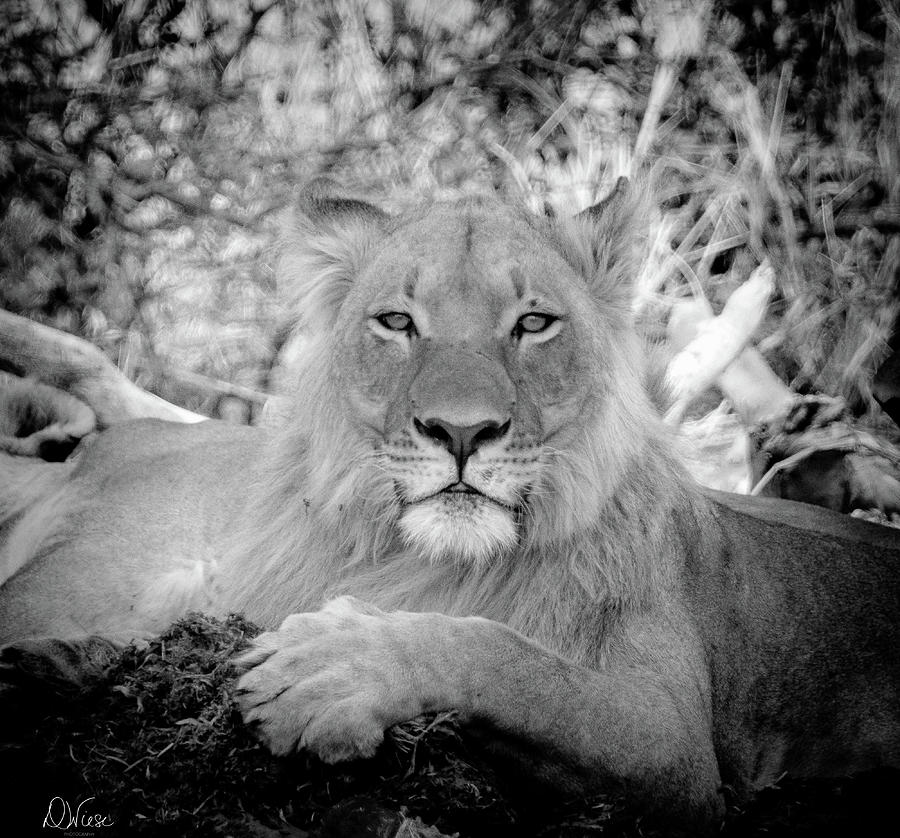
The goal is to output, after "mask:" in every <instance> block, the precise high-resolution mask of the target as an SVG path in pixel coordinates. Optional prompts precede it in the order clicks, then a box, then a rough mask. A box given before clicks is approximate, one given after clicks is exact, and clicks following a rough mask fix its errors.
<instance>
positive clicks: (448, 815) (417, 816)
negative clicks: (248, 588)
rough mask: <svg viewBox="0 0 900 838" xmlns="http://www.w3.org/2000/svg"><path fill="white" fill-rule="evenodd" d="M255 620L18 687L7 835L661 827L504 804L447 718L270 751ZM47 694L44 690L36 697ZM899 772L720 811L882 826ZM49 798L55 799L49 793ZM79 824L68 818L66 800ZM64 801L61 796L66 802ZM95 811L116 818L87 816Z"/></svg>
mask: <svg viewBox="0 0 900 838" xmlns="http://www.w3.org/2000/svg"><path fill="white" fill-rule="evenodd" d="M256 632H257V630H256V629H255V628H254V627H253V626H251V625H250V624H248V623H246V622H245V621H244V620H242V619H241V618H238V617H233V618H230V619H229V620H228V621H226V622H219V621H214V620H207V619H206V618H203V617H199V616H192V617H189V618H187V619H186V620H184V621H181V622H180V623H177V624H176V625H174V626H173V627H172V628H171V629H170V630H169V631H168V632H166V634H164V635H163V636H162V637H161V638H159V639H158V640H157V641H155V642H153V643H151V644H150V645H149V647H147V648H145V649H142V650H138V649H134V648H131V649H128V650H126V651H125V652H123V653H122V655H121V656H120V657H119V659H118V660H117V661H115V662H114V664H113V665H112V667H111V668H110V669H109V671H108V672H107V674H106V675H105V677H104V678H103V679H102V680H101V681H100V682H99V683H98V684H96V685H95V686H93V687H92V688H90V689H89V690H86V691H81V692H76V691H73V690H69V691H67V690H66V689H65V688H61V687H60V686H59V685H55V688H53V689H50V688H48V687H47V685H46V684H44V685H43V688H42V689H41V691H40V693H35V692H33V691H31V690H21V691H19V692H18V693H17V696H18V698H17V700H16V704H14V705H10V706H8V707H7V710H6V712H5V714H4V717H5V719H6V729H5V730H4V731H3V740H4V744H3V746H2V748H0V770H2V774H3V776H4V777H5V778H7V779H6V783H7V789H8V791H7V795H6V800H5V801H4V804H3V806H2V814H0V821H2V823H3V829H2V830H0V831H2V832H3V834H6V835H31V834H35V835H37V834H42V835H45V836H46V835H50V834H54V833H55V834H66V835H69V836H75V835H81V836H120V835H129V836H131V835H161V836H185V835H192V836H226V835H234V836H253V837H254V838H271V837H272V836H276V835H284V836H294V838H302V837H303V836H306V835H310V836H315V837H317V838H343V837H344V836H346V838H355V837H356V836H359V838H365V837H366V836H378V838H394V836H407V838H416V836H418V838H440V836H441V835H452V834H454V833H458V834H459V835H460V836H510V837H512V836H525V838H547V836H565V838H585V837H586V836H597V835H608V836H640V835H658V834H661V833H658V832H654V831H653V830H648V829H647V828H646V827H644V826H642V823H641V820H640V818H638V817H636V816H634V815H633V814H629V813H626V812H624V811H623V808H622V806H621V803H620V802H619V801H618V800H616V799H615V798H614V797H608V798H603V797H600V798H597V799H594V800H575V801H567V802H565V803H563V804H555V805H551V804H549V803H547V802H546V801H538V800H536V799H535V798H533V797H532V798H530V800H529V803H528V804H527V805H523V804H522V802H521V801H518V802H513V801H514V794H512V793H511V790H510V789H508V788H507V789H503V788H502V786H501V785H500V783H499V782H498V778H497V776H496V775H495V774H494V773H493V772H492V771H491V769H490V768H489V767H487V766H485V765H483V764H480V763H479V760H478V758H477V756H476V755H475V754H474V753H473V752H472V751H471V750H470V749H469V748H468V747H467V745H466V742H465V740H464V739H463V738H461V737H460V735H459V732H458V730H457V728H456V726H455V725H454V723H453V719H452V716H451V715H450V714H442V715H439V716H437V717H431V718H429V719H424V720H423V719H419V720H415V721H413V722H410V723H407V724H405V725H402V726H399V727H398V728H395V729H394V730H393V731H391V732H390V734H389V736H388V741H387V742H386V744H385V746H384V747H383V748H382V749H381V751H380V753H379V754H378V756H377V757H376V758H375V759H373V760H370V761H367V762H362V763H358V764H353V765H345V766H325V765H323V764H321V763H319V762H318V761H315V760H313V759H311V758H306V757H297V758H294V759H289V760H276V759H274V758H272V757H271V756H269V755H268V754H267V753H266V752H265V751H264V750H263V749H262V748H261V747H260V746H259V745H257V744H256V742H255V741H254V740H253V738H252V735H251V734H250V732H249V731H248V730H247V729H246V728H245V727H244V726H243V725H242V724H241V721H240V718H239V716H238V714H237V712H236V711H235V709H234V707H233V705H232V691H233V687H234V677H233V672H232V671H231V668H230V665H229V659H230V658H231V656H232V655H233V653H234V652H235V650H237V649H239V648H240V647H241V646H243V645H244V644H245V643H246V641H247V639H248V638H249V637H252V636H253V635H254V634H255V633H256ZM40 695H42V696H43V699H40V700H39V696H40ZM898 790H900V772H888V771H885V772H879V773H877V774H874V775H867V776H864V777H861V778H857V779H854V780H848V779H842V780H834V781H827V782H817V783H798V782H793V783H785V784H784V785H783V786H782V787H781V788H779V789H769V790H766V791H765V792H764V793H762V794H761V795H760V796H759V797H758V798H757V799H756V800H755V801H754V802H753V803H752V804H751V805H749V806H747V807H745V808H743V809H739V808H737V807H735V806H732V807H730V809H729V814H728V818H727V820H726V823H725V825H724V828H723V834H725V835H728V836H734V837H735V838H737V837H738V836H750V835H776V836H789V835H790V836H814V835H815V836H821V835H850V834H853V835H878V834H885V835H886V834H888V833H889V832H890V834H894V830H893V827H892V825H891V824H892V818H893V807H894V802H895V795H896V792H897V791H898ZM54 797H56V798H58V799H57V800H56V801H55V802H54V803H53V804H52V805H51V800H52V799H53V798H54ZM91 797H93V799H92V800H87V801H86V802H85V803H84V804H83V805H82V807H81V809H80V811H78V816H79V817H80V818H82V819H84V818H87V820H86V821H83V822H84V823H86V824H87V826H82V822H79V823H78V824H77V828H76V827H75V826H73V827H72V828H71V829H69V830H64V829H63V828H62V826H59V827H58V829H56V830H50V831H48V829H47V828H44V827H43V823H44V821H45V819H46V818H47V816H48V815H49V823H50V825H51V826H52V825H54V824H62V825H65V824H67V823H69V813H68V812H66V810H65V804H66V803H67V804H68V806H69V807H70V809H71V810H72V814H75V813H76V811H77V807H78V804H79V802H81V801H84V800H85V799H86V798H91ZM63 801H65V803H64V802H63ZM104 816H105V817H106V821H107V822H110V821H112V822H113V824H112V825H109V826H107V825H103V826H97V825H96V824H97V820H96V819H97V818H100V819H101V822H102V819H103V817H104Z"/></svg>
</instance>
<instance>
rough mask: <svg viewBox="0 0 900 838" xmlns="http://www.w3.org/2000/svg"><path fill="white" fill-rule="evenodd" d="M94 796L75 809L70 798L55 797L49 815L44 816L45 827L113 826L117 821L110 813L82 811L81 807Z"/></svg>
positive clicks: (51, 802) (87, 798)
mask: <svg viewBox="0 0 900 838" xmlns="http://www.w3.org/2000/svg"><path fill="white" fill-rule="evenodd" d="M93 799H94V798H93V797H86V798H85V799H84V800H82V801H81V802H80V803H79V804H78V805H77V806H76V807H75V809H74V811H73V809H72V807H71V806H70V805H69V801H68V800H63V798H61V797H54V798H53V799H52V800H51V801H50V806H49V807H48V808H47V815H46V817H45V818H44V824H43V826H44V828H45V829H73V828H77V827H95V828H96V827H103V826H112V825H113V824H114V823H115V821H113V820H112V818H110V816H109V815H100V814H92V813H90V812H88V811H85V812H83V813H82V811H81V809H82V807H83V806H84V805H85V804H86V803H90V801H92V800H93Z"/></svg>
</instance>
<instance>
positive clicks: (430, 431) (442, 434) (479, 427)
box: [413, 418, 510, 477]
mask: <svg viewBox="0 0 900 838" xmlns="http://www.w3.org/2000/svg"><path fill="white" fill-rule="evenodd" d="M509 423H510V420H509V419H507V420H506V421H505V422H503V423H501V422H495V421H494V420H490V419H489V420H485V421H484V422H478V423H476V424H474V425H454V424H453V423H452V422H447V421H445V420H443V419H440V418H430V419H424V420H420V419H416V418H414V419H413V424H414V425H415V428H416V430H417V431H418V432H419V433H420V434H422V436H426V437H429V438H430V439H433V440H434V441H435V442H437V443H439V444H440V445H443V446H444V448H446V449H447V450H448V451H449V452H450V453H451V454H452V455H453V457H454V459H455V460H456V467H457V468H458V469H459V474H460V477H461V476H462V472H463V468H464V467H465V465H466V460H468V459H469V457H471V456H472V454H474V453H475V452H476V451H477V450H478V449H479V448H480V447H481V446H482V445H485V444H486V443H488V442H493V441H494V440H497V439H501V438H502V437H503V436H504V435H505V434H506V432H507V431H508V430H509Z"/></svg>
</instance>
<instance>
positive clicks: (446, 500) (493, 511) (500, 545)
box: [400, 493, 518, 565]
mask: <svg viewBox="0 0 900 838" xmlns="http://www.w3.org/2000/svg"><path fill="white" fill-rule="evenodd" d="M400 529H401V531H402V532H403V535H404V537H405V538H406V540H407V542H408V543H409V544H410V545H411V546H412V547H414V548H415V549H416V550H418V551H420V552H421V553H422V554H423V555H424V556H425V558H427V559H428V560H429V561H433V562H437V561H446V560H451V561H458V562H466V563H470V564H476V565H477V564H485V563H487V562H489V561H491V560H492V559H497V558H500V557H502V556H503V555H505V554H506V553H509V552H510V551H511V550H512V549H513V548H514V547H515V546H516V543H517V541H518V533H517V529H516V521H515V516H514V514H513V513H512V512H511V511H510V510H508V509H504V508H503V507H502V506H500V505H498V504H496V503H493V502H492V501H489V500H487V499H486V498H483V497H480V496H478V495H471V494H462V493H459V494H454V493H444V494H441V495H438V496H437V497H432V498H429V499H428V500H425V501H421V502H419V503H416V504H413V505H411V506H408V507H407V508H406V509H405V510H404V511H403V514H402V515H401V517H400Z"/></svg>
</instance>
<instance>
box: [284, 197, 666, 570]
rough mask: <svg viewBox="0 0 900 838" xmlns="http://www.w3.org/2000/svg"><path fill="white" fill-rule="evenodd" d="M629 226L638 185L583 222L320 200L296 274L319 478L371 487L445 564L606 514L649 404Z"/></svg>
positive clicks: (305, 230)
mask: <svg viewBox="0 0 900 838" xmlns="http://www.w3.org/2000/svg"><path fill="white" fill-rule="evenodd" d="M629 223H632V220H631V215H630V214H629V212H628V211H627V197H626V196H623V195H621V194H619V193H617V194H615V195H614V196H613V198H612V200H610V201H609V202H607V204H605V205H602V206H601V207H600V208H599V209H597V210H595V211H594V212H593V213H591V214H588V215H586V216H583V217H580V218H577V219H573V220H570V221H567V222H558V221H552V220H549V219H546V218H539V217H536V216H534V215H531V214H529V213H527V212H525V211H523V210H521V209H517V208H512V207H510V206H508V205H506V204H503V203H500V202H498V201H495V200H488V199H468V200H464V201H461V202H458V203H449V204H434V205H431V206H428V207H426V208H424V209H422V210H421V211H420V212H413V213H411V214H409V215H406V216H404V217H400V218H391V217H388V216H387V215H385V214H383V213H382V212H380V211H379V210H377V209H375V208H373V207H371V206H369V205H367V204H363V203H359V202H355V201H346V200H334V199H330V198H327V197H321V196H319V197H313V198H312V199H307V200H306V201H305V203H304V204H303V205H302V206H301V207H300V208H299V209H298V211H297V213H296V215H295V217H294V220H293V229H292V230H291V232H290V237H289V240H290V244H289V246H288V247H287V249H286V252H285V257H284V259H283V260H282V264H281V272H282V279H283V281H285V282H286V283H287V284H288V285H289V286H292V287H293V292H292V293H293V295H294V298H295V306H296V309H297V310H298V311H299V312H300V313H301V316H302V321H303V324H302V328H303V329H304V330H305V331H306V332H307V334H308V336H309V337H310V344H309V346H308V347H307V352H306V355H307V357H306V359H305V361H304V362H303V363H302V364H301V369H300V370H299V371H298V375H297V379H296V382H297V383H296V387H297V391H298V394H299V396H300V403H301V405H302V406H305V407H306V408H307V409H305V410H301V411H300V416H299V417H297V418H295V421H297V422H298V424H300V425H304V426H305V427H307V428H313V429H314V433H313V435H312V437H311V447H310V449H309V453H310V454H311V455H312V457H313V459H314V460H315V464H314V467H315V470H316V472H318V473H321V477H322V478H327V479H325V480H324V482H323V483H322V484H321V489H318V487H313V488H312V491H313V492H316V491H317V490H319V491H321V492H322V493H323V494H327V493H331V494H336V495H338V496H340V502H341V504H345V503H351V502H352V501H351V498H350V495H357V496H358V495H359V494H360V493H366V492H368V493H370V494H371V495H372V496H374V497H376V498H377V499H378V501H379V505H381V506H382V510H381V511H380V512H379V513H378V514H377V515H376V516H375V517H377V518H378V520H379V521H381V520H383V519H384V517H385V516H387V517H388V518H393V519H394V520H395V522H396V524H397V527H398V529H399V532H400V533H401V534H402V536H403V538H404V539H405V540H406V541H407V542H408V543H409V544H410V545H412V546H413V547H415V548H416V549H417V550H419V551H420V552H421V553H422V554H423V556H424V557H427V558H428V559H431V560H433V561H443V560H454V561H459V562H466V563H476V564H478V563H484V562H490V561H491V560H492V559H494V558H497V557H502V556H504V555H506V554H508V553H510V552H512V551H514V550H516V549H517V548H520V547H522V546H524V545H527V544H529V543H532V542H540V541H541V539H542V538H544V537H545V535H547V534H549V533H553V537H554V539H558V538H559V536H560V535H561V534H573V533H575V532H577V531H579V530H581V529H584V528H585V527H587V526H589V525H590V524H592V523H593V522H594V521H595V520H596V517H597V513H598V510H599V508H600V507H601V506H602V505H603V503H604V502H605V500H606V499H607V498H608V497H609V495H611V494H612V493H613V492H614V491H615V487H616V485H617V484H618V482H619V479H620V473H621V472H622V470H623V469H624V468H625V467H626V465H627V464H628V463H629V462H630V460H631V459H632V458H633V457H635V456H636V455H638V453H639V449H640V448H641V447H642V444H643V439H644V436H645V434H644V432H643V431H642V430H641V429H640V428H638V427H636V425H637V424H639V423H640V422H642V421H644V420H645V417H646V415H647V413H648V408H647V406H646V404H645V403H644V402H643V396H642V395H641V393H642V390H641V387H640V384H639V378H640V375H641V373H640V370H639V369H637V368H636V366H635V361H634V359H635V357H636V353H635V352H634V348H633V346H632V343H633V341H634V340H635V338H634V337H633V334H632V332H631V331H630V329H629V325H628V321H629V319H630V307H629V300H630V287H629V280H630V275H631V273H632V272H633V270H634V264H633V248H634V245H633V242H634V235H633V233H631V232H630V231H629V230H628V225H629ZM623 393H627V394H629V395H628V399H629V400H630V401H631V402H632V403H627V402H626V401H625V400H624V398H623V395H622V394H623ZM323 405H329V406H330V410H329V411H328V415H327V418H326V419H324V420H323V419H322V407H323ZM310 408H311V410H309V409H310ZM304 413H306V414H307V415H306V416H304V415H303V414H304ZM310 413H311V415H309V414H310ZM350 440H353V441H354V443H353V444H351V443H350V442H349V441H350ZM361 444H362V447H363V448H364V450H362V451H361V450H360V447H361ZM351 455H352V457H353V459H354V461H355V462H354V463H350V462H347V457H348V456H351ZM340 475H346V476H347V478H348V479H349V480H350V482H351V483H352V484H353V485H347V486H343V487H342V486H340V485H337V484H335V478H336V477H338V476H340ZM339 482H340V481H338V483H339ZM370 499H371V498H370ZM320 500H322V499H321V498H320ZM358 502H360V498H358V497H357V503H358Z"/></svg>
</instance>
